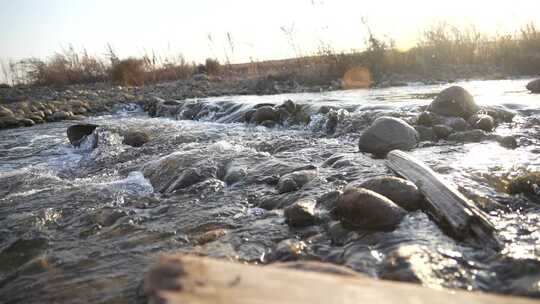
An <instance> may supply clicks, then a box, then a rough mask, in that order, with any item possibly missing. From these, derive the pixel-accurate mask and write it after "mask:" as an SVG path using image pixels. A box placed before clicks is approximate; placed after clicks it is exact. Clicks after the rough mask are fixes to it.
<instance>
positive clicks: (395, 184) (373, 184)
mask: <svg viewBox="0 0 540 304" xmlns="http://www.w3.org/2000/svg"><path fill="white" fill-rule="evenodd" d="M359 187H361V188H364V189H368V190H371V191H374V192H377V193H379V194H381V195H383V196H385V197H387V198H388V199H390V200H391V201H392V202H394V203H395V204H396V205H398V206H400V207H401V208H403V209H405V210H408V211H415V210H418V209H420V207H421V204H422V200H423V197H422V194H421V193H420V191H419V190H418V187H416V185H415V184H413V183H412V182H410V181H408V180H405V179H402V178H398V177H394V176H381V177H376V178H373V179H370V180H367V181H364V182H363V183H361V184H360V185H359Z"/></svg>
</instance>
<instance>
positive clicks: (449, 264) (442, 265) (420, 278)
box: [380, 245, 470, 287]
mask: <svg viewBox="0 0 540 304" xmlns="http://www.w3.org/2000/svg"><path fill="white" fill-rule="evenodd" d="M442 273H445V274H451V276H450V278H451V279H452V280H451V281H449V282H446V283H443V286H449V287H463V286H460V284H463V285H465V286H466V285H467V284H468V283H470V282H469V277H468V276H467V274H466V273H465V272H464V271H463V270H462V267H460V266H459V264H458V263H457V262H456V261H455V260H454V259H452V258H451V257H448V256H445V255H442V254H440V253H438V252H436V251H432V250H430V249H429V248H427V247H425V246H420V245H400V246H398V247H397V248H396V249H394V250H393V251H391V252H389V253H388V255H386V257H385V258H384V259H383V261H382V263H381V269H380V277H381V278H383V279H387V280H395V281H401V282H415V283H422V284H426V285H431V284H433V285H437V286H439V285H440V284H441V282H440V281H439V280H440V279H439V278H440V277H441V274H442Z"/></svg>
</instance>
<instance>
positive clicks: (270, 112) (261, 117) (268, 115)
mask: <svg viewBox="0 0 540 304" xmlns="http://www.w3.org/2000/svg"><path fill="white" fill-rule="evenodd" d="M251 120H252V121H253V122H255V123H257V124H262V123H263V122H265V121H270V122H278V121H279V112H278V111H276V110H275V109H274V108H273V107H271V106H262V107H260V108H258V109H257V110H255V112H254V113H253V115H252V117H251Z"/></svg>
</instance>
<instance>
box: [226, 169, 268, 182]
mask: <svg viewBox="0 0 540 304" xmlns="http://www.w3.org/2000/svg"><path fill="white" fill-rule="evenodd" d="M246 176H247V169H246V168H238V167H231V168H229V169H227V172H226V173H225V176H224V178H223V181H224V182H225V183H226V184H227V185H232V184H235V183H238V182H240V181H241V180H243V179H245V178H246ZM276 183H277V182H276Z"/></svg>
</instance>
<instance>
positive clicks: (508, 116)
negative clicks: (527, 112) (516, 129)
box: [478, 105, 516, 123]
mask: <svg viewBox="0 0 540 304" xmlns="http://www.w3.org/2000/svg"><path fill="white" fill-rule="evenodd" d="M478 113H479V114H487V115H489V116H491V117H493V119H495V122H497V123H500V122H512V120H513V119H514V116H516V112H515V111H512V110H510V109H508V108H506V107H504V106H499V105H493V106H482V107H481V108H480V111H479V112H478Z"/></svg>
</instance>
